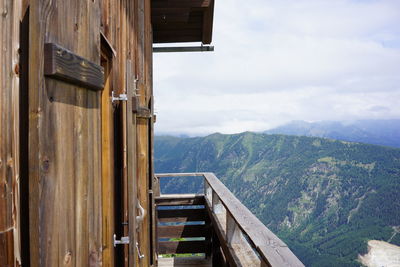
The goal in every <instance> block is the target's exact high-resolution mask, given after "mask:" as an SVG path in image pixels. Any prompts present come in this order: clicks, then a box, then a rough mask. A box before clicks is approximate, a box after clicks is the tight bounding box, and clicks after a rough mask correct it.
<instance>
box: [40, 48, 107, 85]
mask: <svg viewBox="0 0 400 267" xmlns="http://www.w3.org/2000/svg"><path fill="white" fill-rule="evenodd" d="M44 74H45V75H46V76H48V77H52V78H54V79H59V80H62V81H65V82H69V83H72V84H76V85H79V86H81V87H85V88H88V89H92V90H102V89H103V87H104V69H103V67H101V66H100V65H97V64H95V63H93V62H91V61H89V60H87V59H85V58H83V57H80V56H78V55H76V54H74V53H73V52H71V51H69V50H68V49H65V48H63V47H62V46H60V45H58V44H54V43H46V44H44Z"/></svg>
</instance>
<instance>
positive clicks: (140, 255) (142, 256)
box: [136, 242, 144, 260]
mask: <svg viewBox="0 0 400 267" xmlns="http://www.w3.org/2000/svg"><path fill="white" fill-rule="evenodd" d="M136 249H137V254H138V257H139V260H141V259H143V258H144V255H142V254H141V253H140V250H139V243H138V242H136Z"/></svg>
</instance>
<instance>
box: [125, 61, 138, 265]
mask: <svg viewBox="0 0 400 267" xmlns="http://www.w3.org/2000/svg"><path fill="white" fill-rule="evenodd" d="M126 64H127V65H126V77H127V81H126V90H127V95H128V102H127V109H126V134H127V137H128V138H127V149H128V151H127V175H128V214H129V215H128V216H129V240H131V241H130V242H132V243H131V244H136V242H137V232H136V227H137V225H136V224H137V222H136V216H137V214H136V213H137V212H136V208H137V193H138V192H137V190H138V184H137V180H136V177H135V175H134V173H135V171H136V169H137V165H136V164H137V154H136V138H137V137H136V132H135V128H136V118H135V117H134V116H133V115H132V112H131V111H130V109H131V107H130V106H132V104H133V103H132V102H130V101H129V99H131V97H132V96H133V94H134V88H133V85H134V75H133V69H132V64H133V63H132V61H131V60H127V62H126ZM136 258H137V249H136V246H134V245H131V246H129V266H130V267H132V266H135V260H136Z"/></svg>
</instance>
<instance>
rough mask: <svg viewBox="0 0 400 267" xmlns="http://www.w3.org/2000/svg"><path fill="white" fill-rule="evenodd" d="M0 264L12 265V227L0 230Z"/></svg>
mask: <svg viewBox="0 0 400 267" xmlns="http://www.w3.org/2000/svg"><path fill="white" fill-rule="evenodd" d="M0 266H14V238H13V229H9V230H7V231H2V232H0Z"/></svg>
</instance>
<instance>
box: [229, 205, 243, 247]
mask: <svg viewBox="0 0 400 267" xmlns="http://www.w3.org/2000/svg"><path fill="white" fill-rule="evenodd" d="M242 240H243V236H242V232H241V230H240V228H239V227H238V225H237V223H236V221H235V219H233V217H232V214H231V213H230V212H229V211H227V212H226V242H227V244H228V246H229V247H232V244H239V243H240V242H241V241H242Z"/></svg>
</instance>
